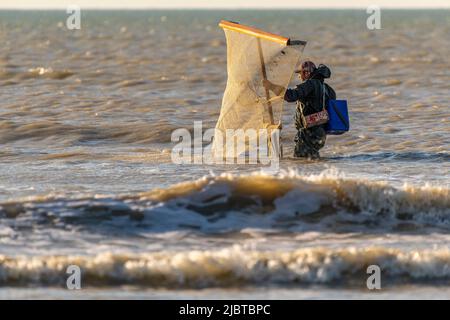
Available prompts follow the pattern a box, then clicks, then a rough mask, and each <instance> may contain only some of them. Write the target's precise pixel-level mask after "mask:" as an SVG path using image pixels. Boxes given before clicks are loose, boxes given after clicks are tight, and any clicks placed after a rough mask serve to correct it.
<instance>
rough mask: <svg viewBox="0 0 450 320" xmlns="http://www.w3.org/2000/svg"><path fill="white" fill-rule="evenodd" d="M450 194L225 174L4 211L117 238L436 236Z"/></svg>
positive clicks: (449, 222) (449, 218) (444, 224)
mask: <svg viewBox="0 0 450 320" xmlns="http://www.w3.org/2000/svg"><path fill="white" fill-rule="evenodd" d="M449 190H450V189H449V188H447V187H444V186H442V187H439V186H430V185H425V186H412V185H404V186H402V187H394V186H392V185H390V184H388V183H385V182H375V181H369V180H359V179H349V178H345V177H340V176H339V175H338V174H330V173H326V172H325V173H322V174H319V175H310V176H302V175H299V174H298V173H296V172H285V173H283V174H279V175H277V176H273V175H268V174H264V173H254V174H250V175H232V174H223V175H220V176H213V175H211V176H206V177H203V178H201V179H199V180H195V181H190V182H185V183H181V184H177V185H174V186H172V187H169V188H166V189H154V190H152V191H149V192H145V193H140V194H132V195H124V196H119V197H102V196H95V197H87V198H80V199H68V198H58V197H50V196H48V197H41V198H38V197H35V198H32V199H25V200H23V201H16V202H7V203H3V204H1V209H0V219H1V221H2V223H4V224H8V223H9V224H13V223H14V221H15V220H20V221H21V222H22V223H23V221H26V220H27V219H30V220H35V221H36V222H39V223H38V224H37V225H39V226H55V227H57V226H61V225H63V226H64V227H67V226H71V225H76V226H78V227H80V226H81V227H86V228H89V227H92V228H95V229H98V228H101V227H102V225H107V226H108V228H117V229H118V230H119V232H120V230H123V229H124V223H126V221H127V220H128V221H129V224H128V227H129V228H132V227H133V226H136V227H139V228H140V230H142V228H144V229H146V230H149V231H154V232H157V231H171V230H182V229H188V230H196V231H198V232H202V231H204V232H217V233H225V232H229V231H239V230H242V229H245V228H261V229H274V230H280V229H281V230H288V231H305V230H311V229H314V230H318V229H320V230H321V231H326V230H332V231H333V232H339V231H345V232H348V231H359V230H362V229H361V228H364V229H365V230H381V231H386V230H390V231H402V230H403V231H405V230H406V231H414V232H419V231H421V230H425V228H434V230H435V231H439V230H442V231H445V232H447V231H448V230H449V229H450V194H449ZM19 218H20V219H19ZM124 218H125V220H124ZM11 221H12V222H11ZM15 225H17V224H15ZM125 226H127V225H125ZM129 230H130V229H127V231H129Z"/></svg>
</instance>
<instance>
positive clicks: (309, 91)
mask: <svg viewBox="0 0 450 320" xmlns="http://www.w3.org/2000/svg"><path fill="white" fill-rule="evenodd" d="M330 76H331V71H330V69H329V68H328V67H327V66H325V65H323V64H321V65H319V67H318V68H317V69H316V71H314V73H313V74H312V76H311V78H309V79H308V80H306V81H305V82H303V83H301V84H299V85H297V87H296V88H295V89H287V91H286V93H285V95H284V100H286V101H287V102H300V103H301V104H302V105H303V106H302V107H303V115H305V116H307V115H310V114H312V113H316V112H319V111H322V108H323V101H322V99H323V98H322V97H323V91H322V88H323V84H324V79H328V78H329V77H330ZM325 86H326V88H327V89H326V90H327V91H326V92H327V93H328V95H327V94H326V95H325V103H326V104H327V103H328V99H332V100H334V99H336V93H335V92H334V90H333V88H331V87H330V86H329V85H328V84H325ZM326 104H325V105H326Z"/></svg>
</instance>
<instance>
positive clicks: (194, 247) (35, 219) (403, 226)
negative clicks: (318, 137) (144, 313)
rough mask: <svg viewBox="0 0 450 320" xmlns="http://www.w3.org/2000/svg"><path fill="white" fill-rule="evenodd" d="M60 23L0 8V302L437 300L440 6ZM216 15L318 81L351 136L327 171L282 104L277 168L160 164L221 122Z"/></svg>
mask: <svg viewBox="0 0 450 320" xmlns="http://www.w3.org/2000/svg"><path fill="white" fill-rule="evenodd" d="M67 17H68V14H67V13H66V12H65V11H34V12H33V11H0V43H1V45H0V299H15V298H25V299H47V298H49V299H79V298H93V299H116V298H130V299H135V298H136V299H158V298H173V299H180V298H192V299H204V298H206V299H208V298H246V299H265V298H267V299H279V298H283V299H297V298H302V299H321V298H326V299H327V298H330V299H359V298H368V299H381V298H383V299H384V298H392V299H396V298H434V299H435V298H445V299H448V298H450V174H449V173H450V108H449V107H450V106H449V88H450V87H449V82H450V73H449V70H450V58H449V53H450V37H449V36H448V35H449V34H450V11H449V10H434V11H433V10H429V11H419V10H411V11H407V10H393V11H389V10H382V15H381V29H380V30H369V29H367V27H366V20H367V18H368V15H367V14H366V12H365V11H364V10H354V11H352V10H333V11H332V10H330V11H326V10H324V11H320V10H316V11H315V10H290V11H270V10H265V11H253V10H244V11H232V10H231V11H230V10H227V11H84V10H83V11H82V12H81V29H80V30H68V29H67V27H66V19H67ZM221 19H227V20H232V21H239V22H241V23H244V24H249V25H253V26H257V27H259V28H262V29H264V30H267V31H270V32H273V33H278V34H281V35H285V36H291V37H293V38H296V39H301V40H306V41H308V44H307V46H306V48H305V50H304V55H303V57H304V58H308V59H312V60H313V61H315V62H317V63H324V64H326V65H328V66H329V67H330V68H331V70H332V77H331V79H330V81H329V83H330V85H331V86H332V87H333V88H334V89H335V90H336V92H337V96H338V98H340V99H347V100H348V103H349V108H350V117H351V131H350V132H349V133H346V134H344V135H342V136H329V137H328V140H327V144H326V147H325V148H324V149H323V150H322V151H321V155H322V159H321V160H318V161H308V160H295V159H293V158H292V156H291V154H292V150H293V138H294V135H295V128H294V123H293V115H294V110H295V104H286V105H285V107H284V116H283V125H284V126H283V131H282V140H283V147H284V153H285V158H284V159H282V160H281V162H280V169H279V170H278V171H276V172H274V171H273V170H272V171H271V170H267V168H266V166H263V165H200V164H183V165H180V164H175V163H173V162H172V160H171V150H172V148H173V147H174V145H175V143H174V142H172V141H171V133H172V132H173V131H174V130H175V129H179V128H186V129H188V130H190V131H192V128H193V124H194V121H203V127H204V129H207V128H213V127H214V126H215V123H216V121H217V118H218V116H219V112H220V105H221V99H222V95H223V92H224V89H225V85H226V80H227V72H226V43H225V37H224V34H223V31H222V30H221V29H220V28H219V27H218V26H217V24H218V22H219V21H220V20H221ZM296 83H298V79H295V78H294V79H293V80H292V83H291V85H292V86H294V85H295V84H296ZM69 265H77V266H79V267H80V268H81V270H82V281H81V284H82V289H81V290H76V291H70V290H67V289H66V279H67V277H68V275H67V274H66V268H67V267H68V266H69ZM370 265H377V266H379V267H380V270H381V290H374V291H371V290H369V289H368V288H367V286H366V281H367V278H368V277H369V274H367V267H368V266H370Z"/></svg>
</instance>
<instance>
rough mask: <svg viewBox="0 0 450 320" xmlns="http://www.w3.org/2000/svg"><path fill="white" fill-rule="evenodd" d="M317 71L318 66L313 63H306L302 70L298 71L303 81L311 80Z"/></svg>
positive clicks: (303, 64)
mask: <svg viewBox="0 0 450 320" xmlns="http://www.w3.org/2000/svg"><path fill="white" fill-rule="evenodd" d="M314 71H316V65H315V64H314V62H312V61H309V60H307V61H304V62H303V63H302V65H301V68H300V69H299V70H297V71H296V73H298V74H299V76H300V77H301V79H302V80H303V81H305V80H308V79H309V78H311V76H312V74H313V73H314Z"/></svg>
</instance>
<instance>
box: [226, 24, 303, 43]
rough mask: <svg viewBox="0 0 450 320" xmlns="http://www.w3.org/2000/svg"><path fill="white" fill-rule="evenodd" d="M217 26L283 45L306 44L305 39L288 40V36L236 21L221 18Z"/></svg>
mask: <svg viewBox="0 0 450 320" xmlns="http://www.w3.org/2000/svg"><path fill="white" fill-rule="evenodd" d="M219 27H221V28H223V29H228V30H232V31H236V32H240V33H244V34H248V35H251V36H254V37H257V38H261V39H264V40H269V41H273V42H277V43H280V44H283V45H285V46H287V45H294V44H295V45H298V44H301V45H306V41H300V40H290V39H289V38H286V37H282V36H279V35H277V34H274V33H269V32H266V31H263V30H260V29H257V28H253V27H249V26H245V25H242V24H240V23H237V22H232V21H226V20H222V21H220V23H219Z"/></svg>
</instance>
